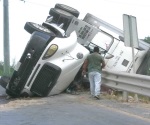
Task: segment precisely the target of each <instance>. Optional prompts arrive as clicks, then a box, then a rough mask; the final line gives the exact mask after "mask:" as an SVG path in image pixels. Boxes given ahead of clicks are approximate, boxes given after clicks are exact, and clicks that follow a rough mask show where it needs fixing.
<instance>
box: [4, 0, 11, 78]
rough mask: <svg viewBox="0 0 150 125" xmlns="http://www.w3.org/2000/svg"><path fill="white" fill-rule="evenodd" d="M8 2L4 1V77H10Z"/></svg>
mask: <svg viewBox="0 0 150 125" xmlns="http://www.w3.org/2000/svg"><path fill="white" fill-rule="evenodd" d="M8 4H9V2H8V0H3V40H4V43H3V45H4V46H3V51H4V75H5V76H9V75H10V51H9V8H8Z"/></svg>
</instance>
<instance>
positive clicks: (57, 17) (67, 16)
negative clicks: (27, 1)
mask: <svg viewBox="0 0 150 125" xmlns="http://www.w3.org/2000/svg"><path fill="white" fill-rule="evenodd" d="M49 14H50V15H51V16H53V20H52V23H56V24H58V25H60V24H63V27H62V29H63V30H65V31H66V30H67V28H68V26H69V24H70V22H71V21H72V19H73V17H74V16H73V15H72V14H71V13H69V12H67V11H64V10H61V9H57V8H51V9H50V11H49Z"/></svg>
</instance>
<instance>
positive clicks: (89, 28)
mask: <svg viewBox="0 0 150 125" xmlns="http://www.w3.org/2000/svg"><path fill="white" fill-rule="evenodd" d="M78 16H79V11H78V10H76V9H74V8H71V7H69V6H67V5H64V4H56V5H55V7H54V8H51V9H50V11H49V15H48V17H47V18H46V21H44V22H43V24H37V23H33V22H26V24H25V26H24V29H25V30H26V31H27V32H28V33H30V34H31V37H30V39H29V41H28V43H27V45H26V47H25V50H24V52H23V54H22V56H21V58H20V60H19V62H18V63H17V65H16V67H15V69H14V72H13V74H12V76H11V77H10V79H9V80H7V82H6V84H7V85H6V87H5V88H6V93H7V94H8V95H9V96H13V97H19V96H34V95H36V96H41V97H44V96H49V95H55V94H59V93H61V92H63V91H64V90H65V89H66V88H67V87H68V86H69V85H70V84H71V83H72V82H74V81H75V80H79V79H81V77H80V75H79V74H80V69H81V67H82V64H83V62H84V60H85V58H86V57H87V55H88V54H89V53H91V52H92V51H93V48H94V47H95V46H98V47H99V48H100V53H101V54H102V55H103V57H104V59H105V61H106V69H108V70H117V71H125V72H131V71H132V68H133V62H132V54H131V52H132V50H130V48H127V47H125V46H124V43H123V39H122V38H123V33H122V31H121V30H119V29H118V28H116V27H114V26H112V25H110V24H108V23H106V22H104V21H103V20H100V19H98V18H97V17H95V16H93V15H91V14H89V13H88V14H87V15H86V16H85V18H84V19H83V20H79V19H78ZM101 26H102V27H104V29H102V28H101ZM109 31H110V32H109ZM114 33H115V35H114ZM148 50H149V45H148V44H146V43H144V42H142V41H140V48H137V49H135V57H136V63H137V68H136V71H137V72H139V73H142V71H143V70H142V69H141V67H142V61H143V59H144V57H145V55H146V53H147V52H148ZM2 78H3V77H2Z"/></svg>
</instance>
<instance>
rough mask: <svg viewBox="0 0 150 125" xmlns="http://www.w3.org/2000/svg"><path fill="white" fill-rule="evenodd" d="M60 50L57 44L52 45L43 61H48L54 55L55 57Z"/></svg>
mask: <svg viewBox="0 0 150 125" xmlns="http://www.w3.org/2000/svg"><path fill="white" fill-rule="evenodd" d="M57 50H58V46H57V45H56V44H52V45H51V46H50V47H49V48H48V50H47V51H46V53H45V55H44V57H43V59H47V58H49V57H51V56H52V55H54V53H55V52H56V51H57Z"/></svg>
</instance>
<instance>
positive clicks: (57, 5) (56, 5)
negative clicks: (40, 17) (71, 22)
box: [55, 4, 80, 18]
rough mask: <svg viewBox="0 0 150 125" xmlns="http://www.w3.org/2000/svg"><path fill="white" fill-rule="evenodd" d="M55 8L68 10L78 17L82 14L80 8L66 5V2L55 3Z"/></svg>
mask: <svg viewBox="0 0 150 125" xmlns="http://www.w3.org/2000/svg"><path fill="white" fill-rule="evenodd" d="M55 8H57V9H61V10H64V11H67V12H69V13H71V14H72V15H74V16H75V17H77V18H78V16H79V14H80V13H79V11H78V10H76V9H74V8H72V7H69V6H67V5H64V4H55Z"/></svg>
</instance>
